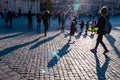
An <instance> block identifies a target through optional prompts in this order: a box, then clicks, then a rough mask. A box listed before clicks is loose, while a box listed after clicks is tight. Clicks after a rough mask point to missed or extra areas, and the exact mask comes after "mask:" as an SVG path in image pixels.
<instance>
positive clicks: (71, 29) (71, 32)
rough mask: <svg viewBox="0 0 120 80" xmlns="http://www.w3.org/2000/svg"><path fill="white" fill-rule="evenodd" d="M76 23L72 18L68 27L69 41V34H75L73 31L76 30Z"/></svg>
mask: <svg viewBox="0 0 120 80" xmlns="http://www.w3.org/2000/svg"><path fill="white" fill-rule="evenodd" d="M76 24H77V21H76V19H73V20H72V21H71V27H70V39H69V41H71V36H73V35H74V34H75V32H77V29H76Z"/></svg>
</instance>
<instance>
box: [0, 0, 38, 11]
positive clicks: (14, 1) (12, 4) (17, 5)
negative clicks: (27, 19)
mask: <svg viewBox="0 0 120 80" xmlns="http://www.w3.org/2000/svg"><path fill="white" fill-rule="evenodd" d="M10 8H11V9H12V10H14V11H16V12H18V10H19V9H21V11H22V13H27V12H28V10H30V9H31V10H32V12H33V13H38V12H40V0H0V10H4V9H10Z"/></svg>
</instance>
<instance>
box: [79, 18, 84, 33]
mask: <svg viewBox="0 0 120 80" xmlns="http://www.w3.org/2000/svg"><path fill="white" fill-rule="evenodd" d="M79 25H80V30H81V33H82V31H83V28H84V21H83V20H82V22H81V24H79Z"/></svg>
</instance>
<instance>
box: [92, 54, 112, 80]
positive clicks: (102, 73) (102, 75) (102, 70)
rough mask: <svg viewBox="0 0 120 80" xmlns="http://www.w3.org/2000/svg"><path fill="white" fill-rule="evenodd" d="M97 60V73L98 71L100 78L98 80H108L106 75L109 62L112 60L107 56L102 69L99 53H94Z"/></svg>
mask: <svg viewBox="0 0 120 80" xmlns="http://www.w3.org/2000/svg"><path fill="white" fill-rule="evenodd" d="M93 54H94V57H95V60H96V71H97V76H98V80H106V77H105V73H106V71H107V68H108V65H109V62H110V58H109V57H108V56H107V55H105V62H104V64H103V65H102V66H101V67H100V61H99V59H98V56H97V53H93Z"/></svg>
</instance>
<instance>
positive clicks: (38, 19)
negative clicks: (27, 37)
mask: <svg viewBox="0 0 120 80" xmlns="http://www.w3.org/2000/svg"><path fill="white" fill-rule="evenodd" d="M36 17H37V32H40V28H41V19H42V14H41V12H40V13H38V14H37V16H36Z"/></svg>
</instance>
